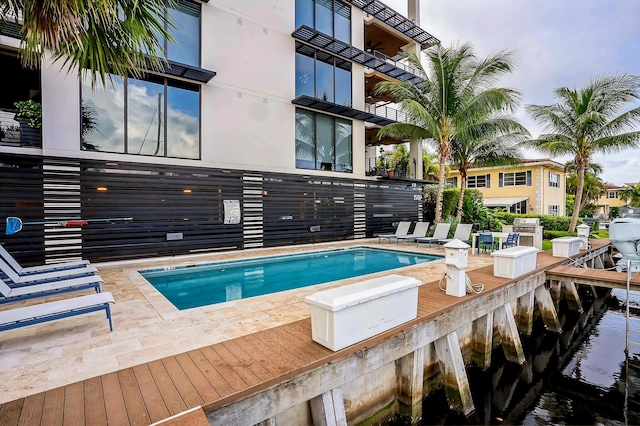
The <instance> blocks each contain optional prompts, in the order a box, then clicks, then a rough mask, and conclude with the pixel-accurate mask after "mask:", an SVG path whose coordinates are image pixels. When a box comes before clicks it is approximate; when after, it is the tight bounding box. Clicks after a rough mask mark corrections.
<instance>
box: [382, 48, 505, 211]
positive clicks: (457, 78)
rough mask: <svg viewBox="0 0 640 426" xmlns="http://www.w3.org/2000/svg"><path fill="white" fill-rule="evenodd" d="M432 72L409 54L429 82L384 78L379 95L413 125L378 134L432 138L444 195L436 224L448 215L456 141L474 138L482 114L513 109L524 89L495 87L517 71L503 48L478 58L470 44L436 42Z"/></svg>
mask: <svg viewBox="0 0 640 426" xmlns="http://www.w3.org/2000/svg"><path fill="white" fill-rule="evenodd" d="M425 53H426V56H427V64H428V72H427V71H426V70H425V69H424V68H423V67H422V64H421V63H420V59H419V57H418V56H417V55H416V54H409V55H407V58H408V60H409V62H410V63H411V65H412V66H413V67H415V68H416V69H418V70H419V71H418V73H419V74H422V75H423V78H424V79H423V81H422V82H420V83H418V84H416V85H414V84H412V83H410V82H381V83H378V85H377V86H376V92H377V93H389V94H391V95H392V96H394V98H395V100H396V102H397V103H398V104H399V105H400V108H401V110H402V111H403V112H404V113H405V114H406V116H407V117H408V121H409V122H408V123H392V124H388V125H386V126H384V127H383V128H382V129H380V130H379V131H378V138H382V137H384V136H389V137H391V138H395V139H398V140H407V139H409V140H420V139H426V140H427V143H432V144H434V145H435V148H436V152H437V155H438V161H439V163H440V175H439V177H438V193H437V197H436V208H435V218H434V222H435V223H439V222H440V221H441V219H442V218H441V216H442V193H443V191H444V184H445V169H446V164H447V162H448V161H449V160H450V158H451V142H452V141H453V140H455V139H458V138H465V137H468V136H471V134H472V133H473V132H474V130H473V129H476V130H477V127H476V126H477V123H478V121H477V118H478V117H487V116H489V112H490V111H498V110H503V109H505V110H512V109H513V108H514V107H515V106H516V105H517V103H518V93H517V92H515V91H513V90H510V89H504V88H496V87H493V83H494V82H495V81H496V79H497V78H498V77H499V76H500V75H501V74H504V73H506V72H510V71H511V70H512V69H513V65H512V62H513V60H512V55H511V53H509V52H504V51H502V52H498V53H496V54H494V55H492V56H489V57H488V58H486V59H483V60H478V59H476V57H475V55H474V53H473V49H472V48H471V46H470V45H469V44H462V45H460V46H457V47H455V46H452V47H450V48H445V47H442V46H441V45H436V46H434V47H432V48H430V49H428V50H427V51H426V52H425Z"/></svg>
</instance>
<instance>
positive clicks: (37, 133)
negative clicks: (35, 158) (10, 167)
mask: <svg viewBox="0 0 640 426" xmlns="http://www.w3.org/2000/svg"><path fill="white" fill-rule="evenodd" d="M15 116H16V111H12V110H0V145H2V146H19V147H30V148H42V132H41V129H35V128H33V127H31V126H29V120H26V119H22V118H16V117H15Z"/></svg>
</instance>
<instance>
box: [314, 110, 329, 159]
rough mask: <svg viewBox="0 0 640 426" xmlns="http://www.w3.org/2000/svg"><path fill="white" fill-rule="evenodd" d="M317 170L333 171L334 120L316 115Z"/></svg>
mask: <svg viewBox="0 0 640 426" xmlns="http://www.w3.org/2000/svg"><path fill="white" fill-rule="evenodd" d="M316 125H317V126H318V128H317V132H316V170H333V118H332V117H329V116H327V115H321V114H317V115H316Z"/></svg>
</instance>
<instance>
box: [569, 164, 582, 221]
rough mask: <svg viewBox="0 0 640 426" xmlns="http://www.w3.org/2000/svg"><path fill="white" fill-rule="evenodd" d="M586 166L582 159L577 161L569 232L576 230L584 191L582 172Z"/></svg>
mask: <svg viewBox="0 0 640 426" xmlns="http://www.w3.org/2000/svg"><path fill="white" fill-rule="evenodd" d="M585 168H586V164H585V162H584V161H583V160H582V159H579V160H578V185H577V188H576V199H575V201H574V204H573V214H572V215H571V223H570V224H569V232H574V231H575V230H576V225H577V224H578V216H580V206H581V204H582V191H584V171H585Z"/></svg>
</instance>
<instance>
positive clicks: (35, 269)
mask: <svg viewBox="0 0 640 426" xmlns="http://www.w3.org/2000/svg"><path fill="white" fill-rule="evenodd" d="M0 258H2V259H4V261H5V262H6V263H7V264H8V265H9V266H10V267H11V268H13V270H14V271H16V272H17V273H18V275H28V274H38V273H42V272H51V271H58V270H62V269H74V268H84V267H86V266H87V265H88V264H89V261H88V260H75V261H72V262H63V263H52V264H51V265H38V266H28V267H26V268H23V267H22V266H21V265H20V264H19V263H18V261H17V260H16V259H15V258H14V257H13V256H11V254H10V253H9V252H8V251H7V249H5V248H4V247H3V246H2V244H0Z"/></svg>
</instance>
